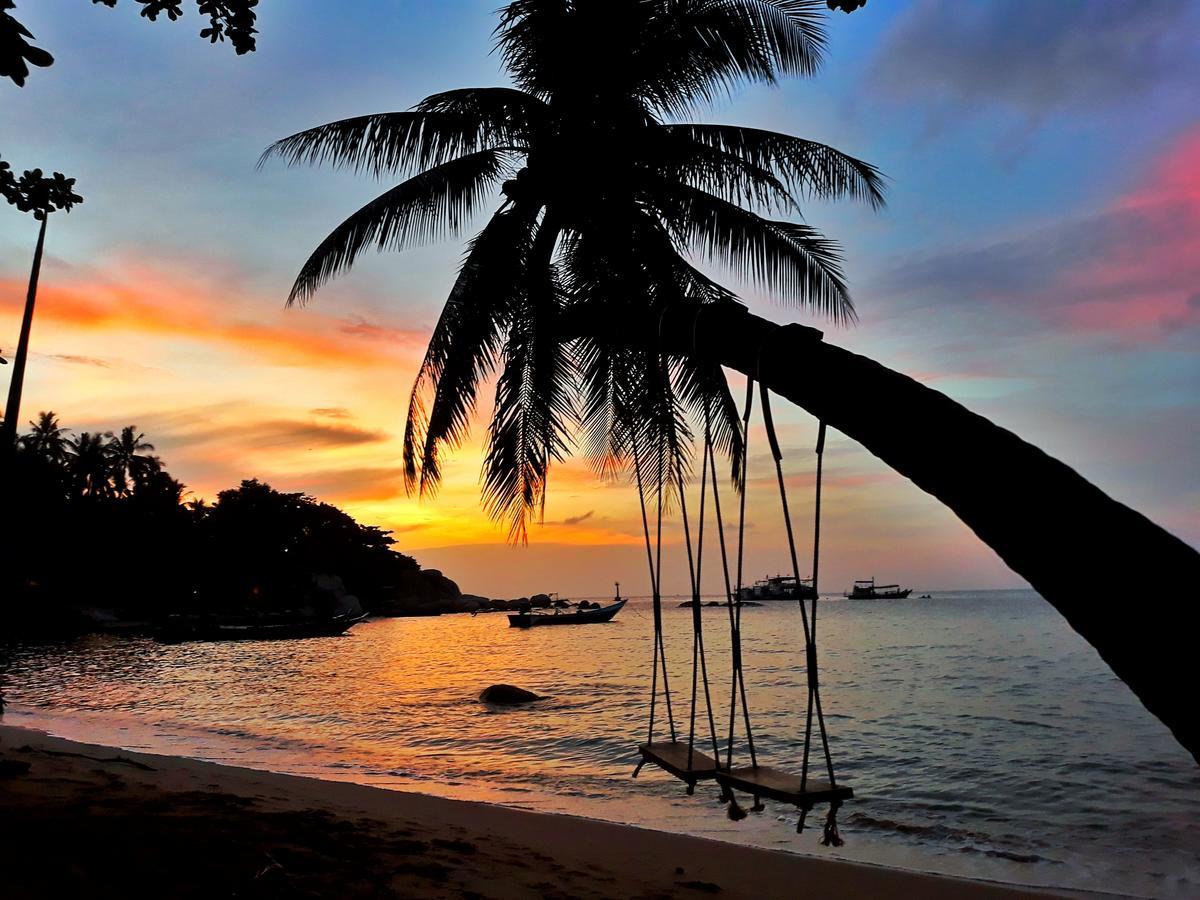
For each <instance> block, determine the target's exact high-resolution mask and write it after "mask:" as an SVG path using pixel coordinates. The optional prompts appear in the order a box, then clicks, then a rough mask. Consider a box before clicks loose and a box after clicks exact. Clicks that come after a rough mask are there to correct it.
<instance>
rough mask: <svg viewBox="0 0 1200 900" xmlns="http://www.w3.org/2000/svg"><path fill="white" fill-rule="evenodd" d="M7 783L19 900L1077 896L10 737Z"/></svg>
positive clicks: (4, 840)
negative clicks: (72, 899) (70, 899)
mask: <svg viewBox="0 0 1200 900" xmlns="http://www.w3.org/2000/svg"><path fill="white" fill-rule="evenodd" d="M14 763H15V764H16V765H13V764H14ZM23 764H28V770H27V771H22V770H24V768H25V766H24V765H23ZM0 769H3V777H0V859H2V860H3V869H4V879H5V896H6V897H11V898H14V900H15V898H26V897H29V898H32V897H51V896H90V897H148V896H156V897H197V898H199V897H205V898H208V897H222V896H225V897H390V896H398V897H496V898H505V897H644V898H658V897H688V896H706V895H718V894H719V895H720V896H723V897H756V898H763V897H787V896H795V895H797V894H798V893H800V892H801V891H803V892H804V893H806V894H811V895H813V896H818V897H875V898H884V897H923V898H942V897H946V898H949V897H971V898H990V897H996V898H1000V897H1005V898H1008V897H1020V896H1024V897H1033V896H1069V895H1066V894H1045V893H1037V892H1031V891H1029V890H1025V889H1017V888H1013V887H1008V886H1004V885H998V884H989V883H984V882H975V881H967V880H962V879H953V878H945V877H937V876H932V875H923V874H917V873H911V872H903V871H899V870H892V869H886V868H881V867H874V866H864V865H858V864H853V863H846V862H837V861H830V860H823V859H818V858H811V857H804V856H798V855H794V854H786V853H779V852H774V851H769V850H760V849H755V848H750V847H741V846H737V845H734V844H728V843H722V842H718V841H709V840H704V839H699V838H690V837H685V836H680V835H672V834H666V833H662V832H655V831H648V830H644V829H638V828H630V827H625V826H620V825H613V824H609V823H605V822H599V821H592V820H588V819H582V818H574V817H569V816H557V815H546V814H542V813H531V812H524V811H521V810H515V809H507V808H503V807H497V806H490V805H486V804H481V803H470V802H462V801H454V800H445V799H441V798H436V797H429V796H425V795H421V794H415V793H401V792H396V791H387V790H381V789H378V788H372V787H364V786H359V785H353V784H346V783H339V782H327V781H319V780H316V779H311V778H298V777H294V776H289V775H278V774H273V773H268V772H260V771H255V770H250V769H240V768H234V767H230V766H219V765H214V764H211V763H205V762H198V761H194V760H189V759H182V758H176V757H168V756H154V755H149V754H141V753H131V752H127V751H124V750H115V749H112V748H108V747H99V746H94V745H89V744H81V743H75V742H71V741H65V740H61V739H58V738H53V737H48V736H46V735H44V734H41V733H39V732H35V731H30V730H27V729H20V728H13V727H9V726H0Z"/></svg>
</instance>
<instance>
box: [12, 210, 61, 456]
mask: <svg viewBox="0 0 1200 900" xmlns="http://www.w3.org/2000/svg"><path fill="white" fill-rule="evenodd" d="M48 221H50V215H49V213H47V214H46V215H45V216H44V217H43V218H42V227H41V228H40V229H38V239H37V248H36V249H35V250H34V251H33V269H32V271H31V272H30V273H29V292H28V293H27V294H26V295H25V316H24V318H22V319H21V338H20V340H19V341H18V342H17V352H16V355H15V356H14V357H13V369H12V378H11V380H10V381H9V383H8V402H7V403H6V404H5V405H4V422H3V423H2V424H0V454H7V453H8V452H9V451H10V450H12V448H13V445H15V444H16V442H17V423H18V422H19V421H20V418H21V389H22V388H23V387H24V386H25V360H26V358H27V357H28V356H29V332H30V330H31V329H32V328H33V307H34V304H35V302H36V301H37V287H38V277H39V276H40V275H41V272H42V250H43V248H44V247H45V246H46V223H47V222H48Z"/></svg>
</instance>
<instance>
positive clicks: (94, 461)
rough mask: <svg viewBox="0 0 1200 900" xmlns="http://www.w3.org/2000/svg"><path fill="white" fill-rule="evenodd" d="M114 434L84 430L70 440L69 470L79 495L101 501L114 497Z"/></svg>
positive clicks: (73, 488) (73, 489)
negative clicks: (112, 444)
mask: <svg viewBox="0 0 1200 900" xmlns="http://www.w3.org/2000/svg"><path fill="white" fill-rule="evenodd" d="M111 439H112V433H111V432H105V433H104V434H101V433H99V432H89V431H81V432H80V433H79V436H78V437H76V438H75V439H73V440H70V441H67V448H68V460H67V467H68V470H69V472H70V476H71V488H72V491H73V492H74V493H75V495H76V496H79V497H91V498H93V499H100V498H103V497H109V496H111V495H112V494H113V491H114V486H113V480H112V479H113V473H114V471H115V467H114V465H113V457H112V449H111Z"/></svg>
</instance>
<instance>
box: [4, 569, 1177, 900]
mask: <svg viewBox="0 0 1200 900" xmlns="http://www.w3.org/2000/svg"><path fill="white" fill-rule="evenodd" d="M668 606H669V607H670V608H669V609H668V611H667V614H666V628H667V631H668V653H669V658H670V661H671V669H672V673H673V687H674V688H675V692H676V699H675V709H676V715H677V717H680V716H686V713H687V695H686V689H687V686H688V683H689V679H690V616H691V613H690V611H688V610H685V609H677V608H675V604H674V602H671V603H669V604H668ZM820 615H821V625H820V629H821V653H822V656H821V663H822V667H823V682H822V685H823V687H822V690H823V697H824V702H825V708H826V712H827V716H828V721H829V726H830V730H831V733H832V739H833V753H834V758H835V762H836V763H837V766H838V771H839V778H840V780H842V781H844V782H845V783H846V784H848V785H850V786H852V787H853V788H854V790H855V794H856V797H855V800H853V801H852V802H850V803H848V804H847V806H846V807H845V808H844V809H843V810H842V816H841V829H842V835H843V837H844V838H846V841H847V843H846V846H845V847H843V848H841V849H839V850H836V851H834V850H826V849H825V848H822V847H820V846H819V845H818V843H817V841H818V837H819V829H809V830H807V831H806V832H805V833H804V834H803V835H796V833H795V828H794V826H795V814H794V811H793V810H792V809H791V808H790V807H783V806H770V807H769V808H768V810H767V811H766V812H765V813H763V814H761V815H757V816H751V817H750V818H749V819H748V820H746V821H744V822H740V823H734V822H731V821H729V820H728V819H727V817H726V816H725V814H724V807H723V806H722V805H721V804H720V803H719V802H718V800H717V796H716V790H715V789H714V788H712V787H711V786H708V787H706V786H704V785H701V786H700V787H699V788H698V789H697V791H696V795H695V796H693V797H688V796H686V795H685V793H684V791H683V788H682V786H681V785H679V784H678V783H677V782H674V781H672V780H671V779H670V778H668V777H667V776H666V775H664V774H663V773H661V772H659V771H657V770H652V769H649V768H647V769H646V770H645V771H644V773H643V774H642V776H641V777H639V778H638V779H637V780H636V781H634V780H632V779H631V778H630V774H631V773H632V771H633V768H634V764H635V762H636V758H637V755H636V751H635V749H634V748H635V745H636V743H637V742H638V741H639V740H641V739H643V736H644V733H645V727H646V712H647V702H648V692H649V677H650V667H651V653H650V651H651V642H650V622H651V619H650V605H649V602H648V601H645V600H634V601H632V602H631V603H630V604H629V605H628V606H627V607H626V608H625V610H623V611H622V613H621V614H620V615H619V616H618V617H617V619H616V621H615V622H613V623H612V624H611V625H606V626H591V627H587V628H552V629H533V630H530V631H522V630H517V629H510V628H508V627H507V621H506V620H505V618H504V617H503V616H502V615H481V616H478V617H471V616H465V615H463V616H452V617H441V618H436V619H391V620H378V621H372V622H368V623H364V624H363V625H360V626H358V627H356V628H355V629H354V630H353V632H352V633H351V634H349V635H347V636H345V637H342V638H332V639H322V640H310V641H289V642H274V643H270V642H266V643H246V644H235V643H230V644H184V645H177V646H163V645H159V644H156V643H154V642H152V641H148V640H121V639H116V638H109V637H89V638H86V639H82V640H79V641H76V642H73V643H70V644H67V645H49V646H48V645H38V646H9V647H0V678H2V679H3V683H4V688H5V691H6V693H7V695H8V699H9V701H10V704H11V706H10V709H9V713H8V715H7V716H6V719H5V721H6V722H8V723H9V724H14V725H27V726H31V727H37V728H42V729H45V730H48V731H50V732H51V733H54V734H58V735H61V736H63V737H68V738H75V739H81V740H91V741H94V742H97V743H107V744H113V745H118V746H123V747H126V748H129V749H135V750H138V749H140V750H147V751H152V752H166V753H172V754H180V755H187V756H192V757H196V758H200V759H207V760H214V761H217V762H226V763H232V764H236V765H242V766H250V767H255V768H264V769H270V770H274V771H282V772H290V773H295V774H303V775H315V776H318V777H322V778H333V779H341V780H349V781H356V782H363V783H368V784H374V785H378V786H382V787H387V788H395V789H401V790H418V791H423V792H427V793H432V794H439V795H443V796H449V797H458V798H466V799H481V800H487V801H492V802H499V803H505V804H510V805H513V806H519V807H524V808H528V809H535V810H542V811H549V812H559V813H570V814H575V815H582V816H589V817H593V818H601V819H608V820H612V821H617V822H625V823H631V824H637V825H643V826H649V827H654V828H659V829H665V830H671V831H680V832H686V833H691V834H699V835H705V836H708V837H714V838H718V839H722V840H730V841H740V842H747V843H753V844H757V845H761V846H766V847H772V848H777V849H783V850H791V851H796V852H804V853H813V854H819V855H826V856H830V857H841V858H849V859H856V860H863V861H870V862H879V863H885V864H888V865H897V866H904V867H908V868H915V869H923V870H928V871H939V872H949V873H954V874H965V875H971V876H975V877H984V878H992V879H999V880H1004V881H1012V882H1020V883H1026V884H1042V885H1055V886H1062V887H1075V888H1083V889H1088V890H1097V891H1106V892H1114V893H1122V894H1133V895H1141V896H1162V897H1195V896H1200V769H1198V768H1197V767H1196V765H1195V764H1194V763H1193V761H1192V760H1191V758H1190V756H1188V754H1187V753H1185V752H1184V751H1183V750H1182V749H1181V748H1180V747H1179V746H1178V745H1177V744H1176V743H1175V742H1174V740H1173V739H1172V738H1171V737H1170V735H1169V733H1168V732H1167V731H1166V729H1165V728H1164V727H1163V726H1161V725H1160V724H1159V723H1158V722H1157V721H1156V720H1155V719H1153V718H1152V717H1151V716H1150V715H1149V714H1148V713H1147V712H1146V711H1145V710H1144V709H1143V708H1142V707H1141V706H1140V705H1139V704H1138V702H1137V700H1136V699H1135V698H1134V697H1133V695H1132V694H1131V693H1130V691H1129V690H1128V689H1127V688H1126V687H1125V686H1124V685H1123V684H1122V683H1121V682H1119V681H1118V680H1117V679H1116V678H1115V677H1114V676H1113V675H1112V673H1111V672H1110V671H1109V670H1108V669H1107V668H1106V667H1105V665H1104V664H1103V663H1102V662H1101V661H1100V659H1099V657H1098V656H1097V655H1096V654H1095V653H1094V652H1093V651H1092V650H1091V648H1090V647H1088V646H1087V645H1086V644H1085V643H1084V641H1083V640H1082V639H1081V638H1079V637H1078V636H1077V635H1076V634H1074V632H1072V631H1071V630H1070V629H1069V628H1068V627H1067V625H1066V624H1065V623H1064V622H1063V620H1062V619H1061V618H1060V617H1059V616H1058V614H1057V613H1056V612H1054V610H1053V609H1052V608H1051V607H1050V606H1049V605H1048V604H1046V603H1044V602H1043V601H1042V600H1041V599H1040V598H1039V597H1037V595H1036V594H1033V593H1032V592H1029V591H1000V592H978V593H941V594H936V595H935V597H934V598H933V599H932V600H917V599H910V600H906V601H891V602H863V601H857V602H855V601H843V600H830V601H829V602H823V603H822V608H821V614H820ZM704 622H705V628H706V632H705V634H706V641H707V642H708V645H709V668H710V674H711V675H712V677H713V682H714V696H715V698H719V699H718V700H717V701H716V702H717V707H718V708H717V721H718V729H719V731H723V730H724V729H725V728H726V727H727V726H726V725H725V724H722V723H727V721H728V709H727V704H728V692H729V658H728V648H729V635H728V618H727V612H726V611H725V610H724V609H706V610H705V611H704ZM743 629H744V632H745V636H744V643H745V658H746V671H747V678H748V688H749V696H750V704H751V708H752V710H753V713H754V724H755V729H756V739H757V746H758V749H759V756H760V760H761V761H763V762H765V763H769V764H772V765H779V766H783V767H790V766H798V765H799V754H800V742H801V740H802V736H803V717H802V712H803V708H804V702H805V700H804V690H803V671H802V669H801V664H802V661H803V652H802V644H801V641H800V637H799V635H800V625H799V618H798V611H797V610H796V608H795V607H794V606H791V605H774V606H764V607H761V608H748V609H746V610H745V612H744V623H743ZM494 682H510V683H513V684H518V685H522V686H524V687H527V688H530V689H532V690H535V691H537V692H539V693H543V694H547V695H549V699H548V700H546V701H543V702H541V703H538V704H535V705H533V706H530V707H525V708H518V709H512V710H508V711H501V710H497V709H492V708H489V707H487V706H485V705H483V704H481V703H479V702H478V701H477V700H476V697H477V695H478V693H479V691H480V690H481V689H482V688H483V687H485V686H487V685H488V684H491V683H494ZM739 749H740V748H739ZM816 818H817V820H818V824H819V821H820V816H819V815H818V816H816Z"/></svg>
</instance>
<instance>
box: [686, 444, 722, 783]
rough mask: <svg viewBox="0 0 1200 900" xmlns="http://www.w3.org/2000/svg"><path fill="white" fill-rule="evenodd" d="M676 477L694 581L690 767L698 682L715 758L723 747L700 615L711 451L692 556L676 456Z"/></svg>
mask: <svg viewBox="0 0 1200 900" xmlns="http://www.w3.org/2000/svg"><path fill="white" fill-rule="evenodd" d="M675 479H676V484H677V485H678V487H679V512H680V515H681V517H682V518H683V538H684V544H685V546H686V547H687V560H688V576H689V577H690V578H691V584H692V703H691V714H690V723H689V729H688V768H689V769H690V768H691V767H692V765H693V763H694V760H695V747H696V706H697V700H698V688H699V682H700V681H703V684H704V703H705V707H706V709H707V710H708V729H709V736H710V737H711V739H712V747H713V758H714V759H719V758H720V754H721V751H720V748H719V747H718V745H717V723H716V718H715V717H714V715H713V708H712V694H711V692H710V690H709V683H708V663H707V662H706V661H705V653H704V627H703V620H702V618H701V614H700V575H701V562H702V559H703V550H704V505H705V504H704V500H705V496H704V494H705V487H706V485H707V480H708V454H707V453H705V455H704V464H703V467H702V470H701V478H700V514H699V521H698V523H697V545H696V555H695V557H693V555H692V533H691V527H690V524H689V522H688V511H687V498H686V496H685V492H684V484H683V465H682V463H681V462H680V460H679V457H678V456H676V458H675Z"/></svg>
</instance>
